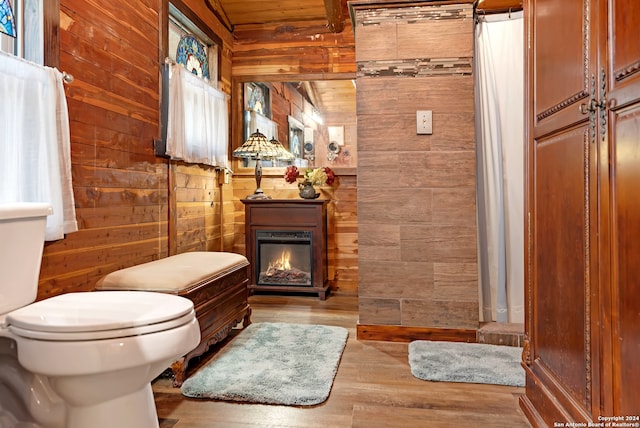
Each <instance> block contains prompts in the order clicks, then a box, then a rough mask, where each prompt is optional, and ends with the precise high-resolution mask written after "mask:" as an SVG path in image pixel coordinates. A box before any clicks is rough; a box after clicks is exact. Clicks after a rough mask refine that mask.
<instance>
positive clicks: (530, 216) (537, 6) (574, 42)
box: [522, 0, 601, 426]
mask: <svg viewBox="0 0 640 428" xmlns="http://www.w3.org/2000/svg"><path fill="white" fill-rule="evenodd" d="M595 3H597V2H596V1H595V0H592V1H589V0H584V1H583V0H571V1H556V0H528V1H526V2H525V19H526V21H525V22H526V28H527V46H526V48H527V56H528V58H527V86H528V97H527V98H528V102H529V105H528V106H527V110H528V114H527V120H528V124H527V131H528V133H529V135H528V138H527V141H528V143H527V144H528V147H527V150H526V153H527V157H528V159H527V168H528V171H527V192H528V195H527V206H526V212H527V248H526V249H525V251H526V258H527V260H526V261H527V272H526V287H527V290H526V299H527V315H526V320H525V322H526V338H525V350H524V354H523V359H524V360H525V363H526V365H527V385H526V389H527V391H526V396H525V397H524V398H523V400H522V407H523V410H524V411H525V413H527V415H528V417H529V419H530V420H532V422H535V423H536V424H538V425H539V426H554V422H567V421H569V420H575V421H586V420H591V418H592V415H593V414H594V413H595V412H597V408H598V406H599V404H598V402H599V394H600V392H599V388H598V386H597V378H598V375H599V365H598V361H599V346H598V342H597V341H596V340H595V338H596V337H597V336H596V334H595V331H597V329H598V327H597V324H596V321H597V317H594V314H595V313H596V312H595V309H597V308H599V302H598V293H597V290H598V288H597V287H598V275H599V273H598V270H597V267H598V264H597V262H596V260H597V257H598V252H597V225H598V218H597V206H598V190H599V189H598V171H599V164H598V155H599V149H600V141H601V140H600V139H598V138H597V132H598V129H597V127H598V123H597V119H598V118H597V112H596V111H595V110H596V109H595V108H594V107H593V106H592V105H591V100H592V99H593V98H594V97H595V93H596V92H597V90H598V82H599V75H598V67H597V64H596V62H597V61H595V57H596V56H595V54H596V52H597V44H598V40H597V26H596V25H595V23H596V18H597V10H596V9H595Z"/></svg>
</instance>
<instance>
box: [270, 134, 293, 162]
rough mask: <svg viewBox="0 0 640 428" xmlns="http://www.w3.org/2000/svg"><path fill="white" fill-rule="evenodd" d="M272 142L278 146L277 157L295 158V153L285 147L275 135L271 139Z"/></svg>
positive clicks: (285, 159) (287, 159) (283, 158)
mask: <svg viewBox="0 0 640 428" xmlns="http://www.w3.org/2000/svg"><path fill="white" fill-rule="evenodd" d="M270 143H271V144H273V145H274V146H275V147H276V150H277V151H278V156H276V159H279V160H283V161H290V160H293V159H294V158H295V156H293V153H291V152H290V151H289V150H287V149H285V148H284V146H283V145H282V143H281V142H280V141H278V140H276V139H275V137H274V138H272V139H271V140H270Z"/></svg>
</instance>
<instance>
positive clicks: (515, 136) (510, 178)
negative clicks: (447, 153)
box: [476, 12, 524, 323]
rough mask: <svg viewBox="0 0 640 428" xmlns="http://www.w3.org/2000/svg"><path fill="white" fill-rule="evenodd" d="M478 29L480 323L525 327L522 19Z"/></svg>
mask: <svg viewBox="0 0 640 428" xmlns="http://www.w3.org/2000/svg"><path fill="white" fill-rule="evenodd" d="M478 21H479V22H478V24H477V26H476V87H477V93H476V106H477V108H476V110H477V119H476V121H477V124H476V125H477V126H476V129H477V131H476V132H477V141H478V144H477V150H478V153H477V155H478V156H477V159H478V247H479V251H478V253H479V273H480V278H479V280H480V299H481V302H480V303H481V319H482V320H483V321H486V322H489V321H497V322H512V323H522V322H524V217H523V210H524V199H523V194H524V127H523V126H524V125H523V116H524V113H523V110H524V104H523V103H524V101H523V98H524V68H523V63H524V56H523V55H524V52H523V49H524V47H523V18H522V12H518V13H516V14H499V15H488V16H480V17H479V19H478Z"/></svg>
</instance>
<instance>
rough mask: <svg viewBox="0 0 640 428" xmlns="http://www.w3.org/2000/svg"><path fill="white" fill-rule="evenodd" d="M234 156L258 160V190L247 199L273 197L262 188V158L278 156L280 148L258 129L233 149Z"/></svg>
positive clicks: (256, 171) (256, 170) (256, 172)
mask: <svg viewBox="0 0 640 428" xmlns="http://www.w3.org/2000/svg"><path fill="white" fill-rule="evenodd" d="M233 156H234V157H236V158H244V159H255V160H256V168H255V175H256V190H255V191H254V192H253V194H252V195H248V196H247V199H271V197H269V196H267V195H265V194H264V192H263V191H262V189H261V188H260V182H261V181H262V159H274V158H277V157H278V149H277V148H276V146H274V145H273V144H272V143H271V142H270V141H269V140H267V137H265V136H264V134H262V133H260V131H259V130H257V129H256V132H254V133H253V134H251V135H250V136H249V139H248V140H247V141H245V142H244V144H243V145H241V146H240V147H238V148H237V149H235V150H234V151H233Z"/></svg>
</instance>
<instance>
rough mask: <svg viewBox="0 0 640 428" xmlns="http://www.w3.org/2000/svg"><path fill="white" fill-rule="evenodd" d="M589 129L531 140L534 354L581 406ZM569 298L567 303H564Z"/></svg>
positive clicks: (583, 391) (584, 392) (584, 394)
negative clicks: (536, 308) (535, 307)
mask: <svg viewBox="0 0 640 428" xmlns="http://www.w3.org/2000/svg"><path fill="white" fill-rule="evenodd" d="M588 132H589V131H588V129H586V130H585V129H577V130H574V131H571V132H567V133H561V134H559V135H554V137H553V138H552V139H550V140H548V139H544V140H538V141H537V142H536V144H535V172H534V174H535V177H534V180H535V196H534V198H535V207H536V211H535V212H536V213H537V214H538V215H536V216H535V217H534V219H535V220H534V222H535V223H534V224H533V227H534V230H535V231H536V236H535V238H536V245H537V246H538V247H539V248H544V249H545V250H544V251H540V252H539V253H538V254H537V257H536V261H535V276H536V282H537V285H538V286H537V287H536V288H535V291H534V298H535V299H536V301H537V302H538V304H539V305H540V307H541V308H544V310H541V311H539V312H538V313H537V317H536V323H535V329H536V332H537V335H536V342H535V349H536V353H535V355H536V358H540V359H541V360H542V361H543V362H544V364H545V365H546V366H548V367H549V368H550V369H551V370H552V371H553V373H557V374H558V376H560V377H559V379H558V381H559V382H560V383H562V385H563V386H564V387H565V388H567V389H568V390H570V391H571V394H572V395H574V396H575V397H577V398H578V399H579V400H580V402H581V403H583V404H586V403H585V401H586V397H587V390H586V389H585V388H586V387H587V385H586V384H585V382H584V379H585V378H586V377H587V367H586V361H585V358H571V357H570V356H577V355H586V352H587V349H586V343H587V340H588V339H587V336H586V334H587V332H588V331H589V327H588V325H587V323H589V321H590V320H589V318H588V313H587V311H588V307H587V305H588V303H589V301H588V298H587V295H586V293H587V289H585V284H588V283H587V281H586V279H587V278H588V275H589V273H588V259H587V254H586V253H585V249H586V248H587V247H588V245H589V244H588V242H585V238H588V234H586V233H585V231H586V230H587V228H588V224H585V219H586V218H587V217H586V212H585V196H584V195H585V172H584V166H585V162H586V160H585V156H584V155H585V149H588V146H587V144H588ZM568 302H571V303H570V304H568Z"/></svg>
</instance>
